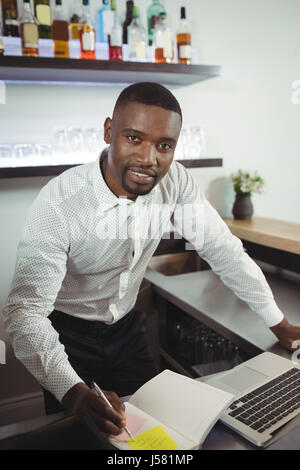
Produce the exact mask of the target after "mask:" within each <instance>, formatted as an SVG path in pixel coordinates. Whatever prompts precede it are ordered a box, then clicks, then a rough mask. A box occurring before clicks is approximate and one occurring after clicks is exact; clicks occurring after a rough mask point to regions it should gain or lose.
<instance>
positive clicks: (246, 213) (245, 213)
mask: <svg viewBox="0 0 300 470" xmlns="http://www.w3.org/2000/svg"><path fill="white" fill-rule="evenodd" d="M232 214H233V217H234V218H235V219H239V220H250V219H251V217H252V215H253V205H252V201H251V193H245V194H236V196H235V201H234V204H233V208H232Z"/></svg>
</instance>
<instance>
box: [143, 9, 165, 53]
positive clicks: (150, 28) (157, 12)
mask: <svg viewBox="0 0 300 470" xmlns="http://www.w3.org/2000/svg"><path fill="white" fill-rule="evenodd" d="M161 13H166V9H165V7H164V6H163V5H161V4H160V3H159V0H152V5H150V6H149V8H148V10H147V18H148V41H149V45H150V46H152V44H153V32H154V24H155V23H154V20H153V16H154V17H155V16H158V17H159V15H160V14H161Z"/></svg>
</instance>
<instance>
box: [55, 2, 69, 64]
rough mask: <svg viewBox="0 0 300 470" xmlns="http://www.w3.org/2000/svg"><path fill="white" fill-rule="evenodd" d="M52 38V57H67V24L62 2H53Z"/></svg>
mask: <svg viewBox="0 0 300 470" xmlns="http://www.w3.org/2000/svg"><path fill="white" fill-rule="evenodd" d="M52 37H53V48H54V57H63V58H68V57H69V23H68V21H67V20H66V18H65V15H64V11H63V7H62V0H55V9H54V12H53V23H52Z"/></svg>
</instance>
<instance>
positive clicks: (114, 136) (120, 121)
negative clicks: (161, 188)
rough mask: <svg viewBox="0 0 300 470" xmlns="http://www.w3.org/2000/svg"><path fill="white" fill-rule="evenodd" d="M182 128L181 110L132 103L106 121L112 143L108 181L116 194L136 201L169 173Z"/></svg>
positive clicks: (107, 138)
mask: <svg viewBox="0 0 300 470" xmlns="http://www.w3.org/2000/svg"><path fill="white" fill-rule="evenodd" d="M180 129H181V118H180V116H179V114H178V113H176V112H174V111H169V110H166V109H163V108H160V107H159V106H149V105H146V104H142V103H137V102H130V103H128V104H127V105H126V106H124V107H122V108H120V109H119V110H117V112H116V113H115V114H114V116H113V119H112V120H111V119H110V118H107V119H106V121H105V124H104V140H105V142H106V143H107V144H110V150H109V153H108V159H107V164H106V168H105V180H106V183H107V185H108V186H109V188H110V189H111V191H112V192H113V193H114V194H115V195H117V196H127V197H128V198H129V199H133V200H135V199H136V197H137V196H139V195H144V194H148V193H149V192H150V191H151V190H152V189H153V188H154V186H156V185H157V184H158V182H159V181H160V180H161V179H162V178H163V177H164V175H165V174H166V173H167V171H168V169H169V167H170V165H171V163H172V161H173V157H174V152H175V148H176V144H177V140H178V137H179V134H180Z"/></svg>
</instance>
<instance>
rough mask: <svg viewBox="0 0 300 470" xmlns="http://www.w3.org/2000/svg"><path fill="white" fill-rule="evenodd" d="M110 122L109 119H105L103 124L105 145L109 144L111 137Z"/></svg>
mask: <svg viewBox="0 0 300 470" xmlns="http://www.w3.org/2000/svg"><path fill="white" fill-rule="evenodd" d="M111 125H112V120H111V119H110V118H106V119H105V122H104V142H105V143H106V144H110V143H111V136H112V126H111Z"/></svg>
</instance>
